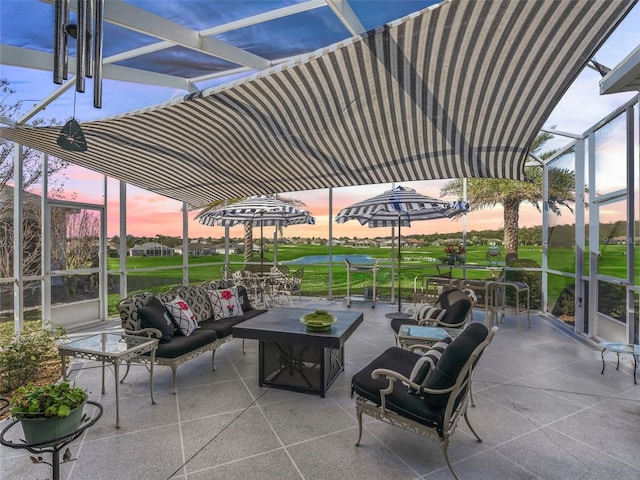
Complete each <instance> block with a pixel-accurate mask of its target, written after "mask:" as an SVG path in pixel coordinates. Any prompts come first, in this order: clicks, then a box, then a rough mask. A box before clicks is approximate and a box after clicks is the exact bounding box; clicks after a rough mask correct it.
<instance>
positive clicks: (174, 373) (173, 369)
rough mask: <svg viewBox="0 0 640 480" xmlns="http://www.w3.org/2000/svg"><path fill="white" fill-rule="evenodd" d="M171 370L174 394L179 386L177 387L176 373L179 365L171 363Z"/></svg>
mask: <svg viewBox="0 0 640 480" xmlns="http://www.w3.org/2000/svg"><path fill="white" fill-rule="evenodd" d="M171 372H172V373H173V378H172V384H173V392H171V393H173V394H174V395H175V394H176V392H177V388H176V373H177V372H178V366H177V365H171Z"/></svg>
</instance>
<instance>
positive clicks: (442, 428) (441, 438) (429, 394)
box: [351, 323, 498, 480]
mask: <svg viewBox="0 0 640 480" xmlns="http://www.w3.org/2000/svg"><path fill="white" fill-rule="evenodd" d="M497 330H498V327H493V328H492V329H491V330H488V329H487V327H485V326H484V325H483V324H481V323H472V324H470V325H469V326H468V327H467V328H465V329H464V331H463V332H462V333H461V334H460V336H458V337H457V338H456V339H455V340H453V341H452V342H451V343H449V344H448V345H447V344H446V343H445V342H443V344H444V346H443V345H440V344H436V345H434V347H433V348H432V349H431V350H429V351H428V352H427V353H425V354H424V355H418V354H417V353H414V352H411V351H408V350H403V349H402V348H398V347H391V348H389V349H387V350H386V351H385V352H383V353H382V354H381V355H380V356H378V357H377V358H376V359H375V360H373V361H372V362H371V363H370V364H369V365H367V366H366V367H364V368H363V369H362V370H360V371H359V372H358V373H356V374H355V375H354V376H353V379H352V380H351V394H352V396H353V394H354V393H355V395H356V401H355V402H356V414H357V417H358V428H359V431H358V440H357V441H356V446H358V445H360V440H361V439H362V415H363V414H366V415H370V416H372V417H374V418H377V419H378V420H381V421H383V422H385V423H388V424H390V425H393V426H395V427H399V428H402V429H403V430H407V431H410V432H412V433H415V434H417V435H419V436H421V437H423V438H426V439H429V440H434V441H436V442H438V443H439V445H440V448H441V449H442V452H443V453H444V458H445V460H446V462H447V466H448V467H449V470H450V471H451V473H452V474H453V476H454V478H456V480H459V478H458V476H457V474H456V473H455V471H454V470H453V466H452V465H451V462H450V460H449V454H448V448H449V440H450V438H451V436H452V435H453V434H454V432H455V430H456V427H457V425H458V422H459V420H460V418H461V417H463V418H464V420H465V422H466V423H467V426H468V427H469V430H471V433H473V435H474V436H475V437H476V439H477V440H478V442H482V439H481V438H480V436H479V435H478V434H477V433H476V431H475V430H474V429H473V427H472V426H471V424H470V423H469V418H468V416H467V408H468V406H469V403H470V394H471V382H472V380H473V376H474V375H473V374H474V371H475V368H476V365H477V363H478V360H479V359H480V357H481V356H482V353H483V352H484V350H485V349H486V347H487V346H488V345H489V344H490V343H491V341H492V340H493V337H494V336H495V334H496V332H497ZM425 371H426V372H425ZM419 377H420V378H419Z"/></svg>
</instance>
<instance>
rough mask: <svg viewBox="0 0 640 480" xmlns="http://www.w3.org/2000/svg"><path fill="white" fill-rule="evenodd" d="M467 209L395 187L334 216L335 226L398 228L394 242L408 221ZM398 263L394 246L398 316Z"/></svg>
mask: <svg viewBox="0 0 640 480" xmlns="http://www.w3.org/2000/svg"><path fill="white" fill-rule="evenodd" d="M468 210H469V204H468V203H467V202H462V201H457V202H448V201H445V200H439V199H437V198H432V197H428V196H426V195H422V194H420V193H418V192H416V191H415V190H414V189H412V188H406V187H403V186H401V185H399V186H397V187H395V188H394V189H392V190H388V191H386V192H384V193H382V194H380V195H376V196H375V197H372V198H369V199H367V200H363V201H361V202H358V203H355V204H353V205H351V206H350V207H345V208H343V209H342V210H341V211H340V212H339V213H338V215H336V223H345V222H347V221H349V220H357V221H358V222H360V225H369V227H398V239H400V229H401V227H410V226H411V222H416V221H421V220H435V219H438V218H451V217H453V216H455V215H457V214H460V213H464V212H467V211H468ZM398 243H399V242H398ZM401 263H402V258H401V251H400V245H399V244H398V314H400V313H401V307H402V294H401V280H400V269H401ZM394 315H395V314H394Z"/></svg>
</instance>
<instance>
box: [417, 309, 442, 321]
mask: <svg viewBox="0 0 640 480" xmlns="http://www.w3.org/2000/svg"><path fill="white" fill-rule="evenodd" d="M446 313H447V310H446V309H444V308H436V307H427V306H425V307H423V308H422V309H421V310H420V311H419V312H418V323H420V324H422V323H429V322H437V321H440V320H442V318H443V317H444V315H445V314H446Z"/></svg>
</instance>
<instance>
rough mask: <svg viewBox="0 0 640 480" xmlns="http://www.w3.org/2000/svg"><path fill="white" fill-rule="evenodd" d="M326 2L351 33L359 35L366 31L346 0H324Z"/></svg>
mask: <svg viewBox="0 0 640 480" xmlns="http://www.w3.org/2000/svg"><path fill="white" fill-rule="evenodd" d="M326 2H327V6H328V7H329V8H330V9H331V10H332V11H333V13H334V14H335V15H336V17H338V19H339V20H340V21H341V22H342V24H343V25H344V26H345V27H346V28H347V30H349V32H350V33H351V35H354V36H359V35H362V34H363V33H365V32H366V30H365V29H364V26H363V25H362V23H360V19H359V18H358V16H357V15H356V13H355V12H354V11H353V9H352V8H351V6H350V5H349V3H348V2H347V1H346V0H326Z"/></svg>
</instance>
